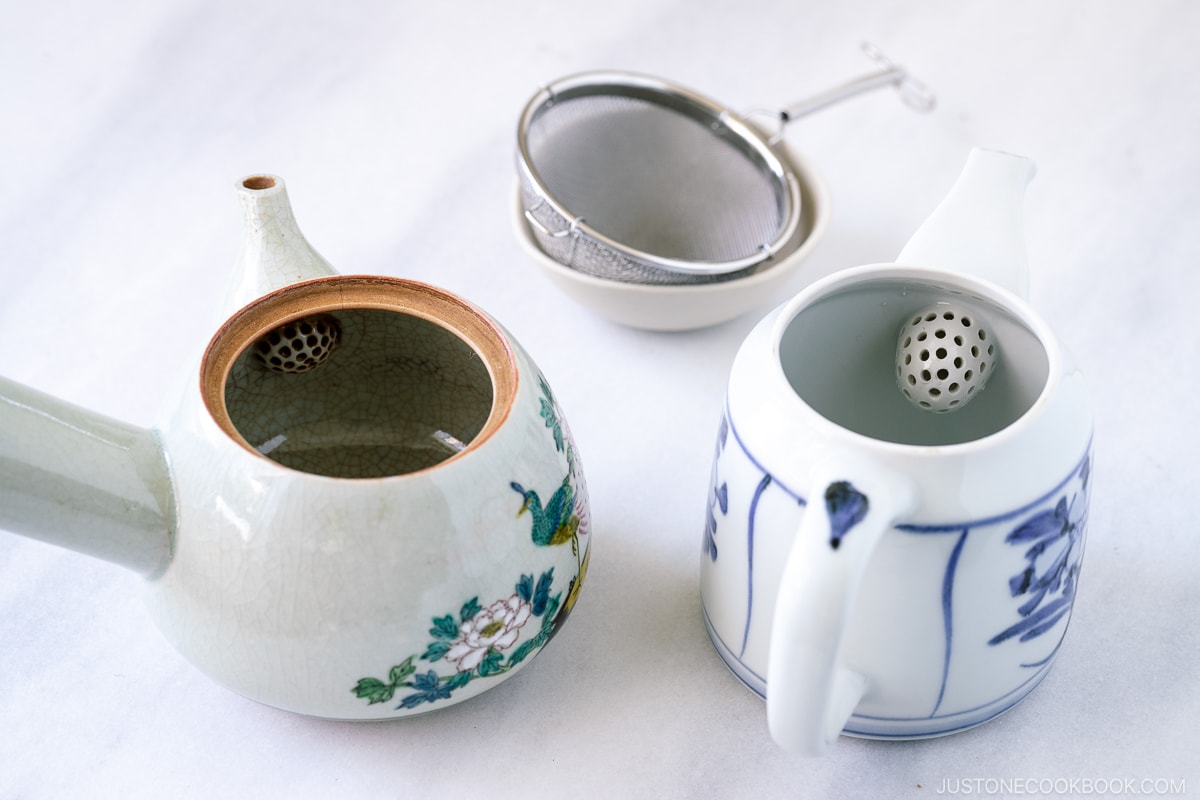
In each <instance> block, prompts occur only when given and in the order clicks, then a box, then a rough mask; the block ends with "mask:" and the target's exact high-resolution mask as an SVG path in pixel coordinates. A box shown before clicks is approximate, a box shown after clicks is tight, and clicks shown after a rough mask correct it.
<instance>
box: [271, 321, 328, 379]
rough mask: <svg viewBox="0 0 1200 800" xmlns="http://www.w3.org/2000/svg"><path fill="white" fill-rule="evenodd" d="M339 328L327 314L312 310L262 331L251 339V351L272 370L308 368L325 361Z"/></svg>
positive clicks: (290, 370)
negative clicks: (316, 312)
mask: <svg viewBox="0 0 1200 800" xmlns="http://www.w3.org/2000/svg"><path fill="white" fill-rule="evenodd" d="M341 332H342V331H341V327H340V326H339V325H338V321H337V320H336V319H334V318H333V317H332V316H330V315H329V314H313V315H311V316H308V317H302V318H300V319H296V320H292V321H291V322H288V323H285V324H283V325H280V326H279V327H278V328H275V329H274V330H272V331H270V332H268V333H266V334H264V335H263V336H262V337H261V338H260V339H259V340H258V341H257V342H255V343H254V355H255V356H256V357H257V358H258V360H259V361H260V362H262V364H263V365H264V366H266V368H267V369H269V370H271V371H272V372H284V373H292V374H298V373H301V372H308V371H309V370H310V369H313V368H314V367H319V366H320V365H321V364H324V363H325V360H326V359H328V358H329V355H330V353H332V352H333V349H334V348H335V347H336V346H337V343H338V338H339V337H340V336H341Z"/></svg>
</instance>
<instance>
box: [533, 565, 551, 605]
mask: <svg viewBox="0 0 1200 800" xmlns="http://www.w3.org/2000/svg"><path fill="white" fill-rule="evenodd" d="M552 583H554V567H551V568H550V569H548V570H546V571H545V572H543V573H542V576H541V577H540V578H538V582H537V588H536V589H534V590H533V600H532V602H531V603H530V605H531V606H532V609H531V610H532V611H533V615H534V616H535V617H540V616H541V615H542V614H545V613H546V603H548V602H549V601H550V585H551V584H552Z"/></svg>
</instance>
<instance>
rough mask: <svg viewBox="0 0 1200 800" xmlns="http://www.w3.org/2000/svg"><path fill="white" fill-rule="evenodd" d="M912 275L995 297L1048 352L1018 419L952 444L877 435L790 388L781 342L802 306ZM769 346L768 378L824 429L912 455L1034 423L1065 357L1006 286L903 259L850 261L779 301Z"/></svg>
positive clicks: (969, 446)
mask: <svg viewBox="0 0 1200 800" xmlns="http://www.w3.org/2000/svg"><path fill="white" fill-rule="evenodd" d="M889 279H891V280H912V281H919V282H923V283H930V284H934V285H949V286H951V287H953V289H955V290H961V291H963V292H964V293H965V294H967V295H968V296H975V297H977V298H979V299H982V300H984V301H986V302H990V303H994V304H997V305H999V306H1000V307H1002V308H1003V309H1005V310H1006V311H1008V312H1009V313H1011V314H1012V315H1013V316H1014V317H1016V319H1017V321H1019V322H1020V323H1021V324H1022V325H1024V326H1025V327H1027V328H1028V329H1029V331H1030V332H1031V333H1032V334H1033V335H1034V337H1036V339H1037V341H1038V344H1039V345H1040V346H1041V347H1042V350H1043V352H1044V353H1045V357H1046V378H1045V380H1044V381H1043V383H1042V386H1041V389H1040V391H1039V392H1038V394H1037V396H1036V397H1035V398H1033V399H1032V401H1031V402H1030V403H1029V406H1028V408H1026V409H1025V410H1024V411H1023V412H1022V413H1021V414H1020V415H1019V416H1018V417H1017V418H1016V419H1014V420H1013V421H1012V422H1010V423H1009V424H1007V425H1005V426H1004V427H1002V428H1000V429H999V430H996V431H993V432H991V433H988V434H986V435H984V436H980V437H978V438H974V439H969V440H966V441H961V442H954V443H951V444H936V445H932V444H912V443H907V442H895V441H890V440H887V439H879V438H876V437H874V436H869V435H866V434H863V433H859V432H857V431H855V430H852V429H850V428H847V427H845V426H843V425H840V424H838V423H837V422H834V421H833V420H831V419H829V418H827V417H826V416H825V415H824V414H822V413H820V412H819V411H817V410H816V409H815V408H813V407H812V406H811V405H810V404H809V403H808V402H806V401H805V400H804V398H803V397H801V396H800V394H799V393H797V392H796V391H794V390H791V388H790V386H791V384H790V382H789V380H788V377H787V375H786V374H785V372H784V368H783V361H782V356H781V344H782V341H783V337H784V335H785V333H786V331H787V329H788V327H789V326H790V325H791V324H792V323H793V322H794V321H795V319H796V317H797V316H798V315H799V314H800V312H802V311H803V310H804V309H805V308H807V307H809V306H810V305H812V304H813V303H815V302H817V301H818V300H820V299H822V298H825V297H828V296H830V295H832V294H834V293H836V292H837V291H838V290H840V289H845V288H848V287H851V286H853V285H855V284H861V283H865V282H868V281H872V280H889ZM768 334H769V336H770V339H769V342H770V348H771V362H770V363H771V380H772V382H773V383H774V384H776V385H780V384H782V385H785V386H788V387H789V391H788V392H786V393H784V394H785V396H788V402H789V405H792V406H794V407H796V408H798V409H803V413H804V414H805V415H806V416H811V417H812V419H813V421H814V423H815V424H817V425H819V426H820V427H821V428H823V429H826V430H828V431H832V432H836V433H837V434H838V435H841V436H849V437H851V438H852V439H854V440H856V441H860V442H862V443H864V444H868V445H869V446H871V447H874V448H878V451H879V452H881V453H885V452H886V453H891V454H894V455H905V456H912V457H919V456H922V455H927V456H940V455H948V454H966V453H969V452H972V451H976V450H982V449H987V448H990V447H993V446H995V445H997V444H999V443H1001V442H1002V441H1005V440H1007V439H1013V438H1017V437H1020V436H1021V435H1022V432H1023V431H1024V430H1025V429H1026V428H1028V427H1030V426H1032V425H1034V424H1036V421H1037V418H1038V417H1040V416H1041V415H1042V414H1043V413H1044V412H1045V410H1046V407H1047V406H1048V405H1049V404H1050V403H1051V402H1052V399H1053V397H1054V396H1055V395H1056V394H1057V393H1058V391H1059V389H1060V387H1061V384H1062V382H1063V378H1064V373H1065V369H1066V364H1067V359H1066V356H1065V353H1064V352H1063V350H1062V347H1061V345H1060V343H1059V340H1058V338H1057V337H1056V336H1055V335H1054V332H1053V331H1052V330H1051V329H1050V326H1049V324H1048V323H1047V322H1046V321H1045V319H1044V318H1043V317H1042V316H1041V315H1040V314H1039V313H1038V312H1037V311H1036V310H1035V309H1034V308H1033V306H1032V305H1031V304H1030V303H1029V301H1028V300H1026V299H1025V298H1023V297H1021V296H1020V295H1018V294H1016V293H1015V292H1013V291H1011V290H1009V289H1007V288H1006V287H1004V286H1002V285H1000V284H998V283H995V282H992V281H989V280H986V279H983V278H977V277H975V276H971V275H964V274H962V273H959V272H952V271H949V270H944V269H937V268H933V267H929V266H920V265H912V264H906V263H894V262H884V263H875V264H864V265H861V266H856V267H849V268H846V269H842V270H839V271H837V272H834V273H831V274H829V275H826V276H825V277H824V278H821V279H818V280H817V281H814V282H813V283H812V284H810V285H809V286H808V287H806V288H805V289H803V290H802V291H801V292H799V293H798V294H796V295H795V296H793V297H792V298H791V299H790V300H788V301H787V302H785V303H784V304H783V305H781V306H780V307H779V312H778V315H777V316H776V318H775V320H774V322H773V323H772V324H771V325H770V330H769V331H768Z"/></svg>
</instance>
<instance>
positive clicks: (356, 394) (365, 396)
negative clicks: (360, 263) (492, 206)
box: [225, 309, 493, 478]
mask: <svg viewBox="0 0 1200 800" xmlns="http://www.w3.org/2000/svg"><path fill="white" fill-rule="evenodd" d="M330 316H332V317H333V318H334V319H335V320H336V321H337V323H338V326H339V327H340V329H341V335H340V337H339V339H338V342H337V345H336V346H335V347H334V348H333V349H331V350H330V352H329V356H328V358H327V359H326V360H325V361H324V362H323V363H321V364H320V365H319V366H316V367H313V368H311V369H309V370H307V371H305V372H303V373H298V374H291V373H286V372H277V371H273V370H271V369H270V368H268V367H267V365H265V364H264V363H263V362H262V360H261V359H259V358H257V357H256V355H255V352H254V351H251V350H247V351H244V352H243V353H242V355H241V356H239V357H238V359H237V361H236V362H235V363H234V365H233V368H232V369H231V370H230V373H229V377H228V378H227V379H226V383H225V407H226V409H227V410H228V413H229V417H230V420H231V422H232V423H233V425H234V427H235V428H236V429H237V431H238V433H239V434H240V435H241V436H242V438H243V439H245V440H246V441H247V442H249V443H250V444H251V446H252V447H253V448H254V449H255V450H256V451H258V452H259V453H261V454H262V455H264V456H266V457H267V458H270V459H272V460H273V461H278V462H279V463H280V464H283V465H285V466H288V467H291V468H292V469H298V470H302V471H304V472H312V473H316V474H319V475H331V476H335V477H342V478H373V477H383V476H386V475H402V474H404V473H407V472H415V471H417V470H420V469H424V468H426V467H430V466H433V465H434V464H437V463H439V462H441V461H444V460H446V459H447V458H449V457H450V456H452V455H454V454H455V453H458V452H460V451H461V450H463V449H464V448H465V447H466V446H467V445H468V444H469V443H470V442H471V441H472V440H473V439H474V438H475V437H476V436H477V435H478V434H479V432H480V431H481V430H482V429H483V426H484V423H485V422H486V421H487V418H488V414H489V413H490V411H491V407H492V399H493V396H492V382H491V378H490V377H489V375H488V368H487V365H485V364H484V362H483V361H481V360H480V358H479V356H478V354H477V353H476V352H475V351H474V350H472V349H471V347H470V346H469V345H468V344H467V343H466V342H464V341H463V340H462V339H460V338H458V337H457V336H456V335H455V334H454V333H452V332H450V331H448V330H446V329H445V328H443V327H442V326H440V325H437V324H436V323H432V322H429V321H427V320H424V319H421V318H420V317H414V316H410V315H407V314H404V313H400V312H394V311H384V310H379V309H346V310H344V311H339V312H336V313H335V314H331V315H330Z"/></svg>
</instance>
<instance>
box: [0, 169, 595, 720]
mask: <svg viewBox="0 0 1200 800" xmlns="http://www.w3.org/2000/svg"><path fill="white" fill-rule="evenodd" d="M237 191H238V194H239V197H240V200H241V204H242V212H243V220H244V245H243V248H242V254H241V263H240V269H239V273H238V275H237V276H236V277H235V279H234V282H233V287H232V291H231V294H230V300H229V305H230V309H229V311H228V313H229V317H228V319H227V320H226V321H225V322H224V324H222V325H221V326H220V329H219V330H218V331H217V333H216V334H215V335H214V336H213V338H212V340H211V341H210V342H209V343H208V346H207V347H206V348H205V349H204V352H203V355H202V357H201V358H200V360H199V365H198V367H197V368H196V369H195V370H194V371H193V372H192V375H191V378H190V379H189V380H188V381H186V383H185V385H184V386H183V388H182V390H181V393H180V394H179V396H178V397H176V398H175V399H174V401H173V402H172V403H170V404H169V406H168V407H167V408H165V409H164V410H163V414H162V416H161V419H160V420H159V422H158V423H157V424H156V425H155V427H154V428H152V429H141V428H138V427H135V426H131V425H129V424H126V423H124V422H120V421H117V420H113V419H109V418H106V417H103V416H100V415H97V414H95V413H92V412H90V411H87V410H85V409H82V408H79V407H77V406H74V405H71V404H68V403H65V402H63V401H61V400H57V399H55V398H53V397H49V396H47V395H45V394H43V393H41V392H38V391H35V390H33V389H31V388H28V387H25V386H22V385H19V384H16V383H14V382H12V381H9V380H5V379H0V528H4V529H7V530H10V531H13V532H17V533H23V534H26V535H29V536H33V537H35V538H38V539H42V540H45V541H48V542H52V543H54V544H58V545H62V546H65V547H68V548H71V549H74V550H77V551H79V552H83V553H87V554H90V555H94V556H97V557H100V558H103V559H106V560H108V561H111V562H113V563H116V564H119V565H122V566H124V567H127V568H129V569H130V570H133V571H134V572H136V573H138V574H140V575H142V576H143V577H144V578H145V581H144V588H145V598H146V604H147V607H148V609H149V611H150V613H151V616H152V617H153V619H154V620H155V621H156V623H157V624H158V626H159V627H160V629H161V630H162V632H163V634H164V635H165V636H166V638H167V639H168V640H170V641H171V642H172V643H173V644H174V646H175V647H176V648H178V650H179V651H180V652H181V653H182V654H183V655H184V656H185V657H186V658H187V659H188V660H190V661H191V662H193V663H194V664H195V665H196V666H197V667H198V668H200V669H201V670H203V671H204V672H206V673H208V674H209V675H210V676H212V677H213V678H215V679H216V680H217V681H219V682H221V683H223V684H224V685H226V686H228V687H229V688H231V689H233V690H235V691H237V692H239V693H241V694H243V695H245V696H247V697H250V698H253V699H255V700H259V701H261V702H263V703H266V704H269V705H272V706H276V707H279V708H283V709H287V710H290V711H295V712H299V713H303V714H310V715H315V716H321V717H330V718H337V719H380V718H389V717H400V716H406V715H409V714H414V713H418V712H420V711H425V710H430V709H434V708H438V707H442V706H445V705H449V704H452V703H455V702H458V701H461V700H464V699H467V698H469V697H471V696H473V695H476V694H478V693H480V692H481V691H483V690H485V689H487V688H489V687H491V686H494V685H496V684H497V683H499V682H500V681H502V680H504V679H505V678H506V677H508V676H510V675H512V674H513V673H514V672H516V671H517V670H518V669H520V668H521V667H522V666H523V665H524V664H526V663H528V661H529V660H530V659H531V658H532V657H533V656H534V655H535V654H537V653H538V652H539V651H540V650H541V649H542V648H543V647H544V646H545V645H546V643H547V642H548V641H549V640H550V639H551V638H552V637H553V636H554V634H555V633H556V632H557V631H558V630H559V628H560V627H561V626H562V624H563V623H564V622H565V621H566V619H567V617H568V615H569V614H570V612H571V610H572V607H573V606H574V605H575V602H576V599H577V597H578V595H579V592H580V589H581V587H582V585H583V581H584V578H585V575H586V572H587V565H588V555H589V552H590V544H591V533H590V523H589V514H588V499H587V488H586V485H585V482H584V478H583V473H582V471H581V466H580V463H579V457H578V455H577V452H576V449H575V444H574V441H573V439H572V438H571V434H570V431H569V429H568V427H567V423H566V420H565V419H564V418H563V415H562V411H561V408H560V407H559V404H558V402H557V400H556V398H555V396H554V394H553V393H552V391H551V389H550V385H549V384H548V382H547V381H546V379H545V377H544V376H543V375H542V373H541V372H540V371H539V370H538V368H537V367H536V365H535V364H534V363H533V361H532V360H531V359H530V357H529V356H528V354H527V353H526V352H525V351H524V350H523V349H522V348H521V347H520V345H518V344H517V342H516V341H514V340H513V338H512V337H511V336H510V335H509V333H508V332H507V331H505V329H504V328H503V327H501V326H500V325H499V324H498V323H497V322H496V321H495V320H493V319H492V318H491V317H489V316H488V315H487V314H485V313H484V312H483V311H481V310H479V309H478V308H476V307H474V306H473V305H471V304H469V303H467V302H465V301H463V300H462V299H460V298H458V297H456V296H454V295H452V294H450V293H448V292H445V291H442V290H440V289H437V288H435V287H433V286H429V285H426V284H423V283H418V282H414V281H409V280H400V279H395V278H387V277H371V276H340V275H337V274H335V273H334V271H333V269H332V268H331V267H330V266H329V264H328V263H327V262H326V261H325V259H323V258H322V257H321V256H320V255H319V254H318V253H317V252H316V251H315V250H314V249H313V248H312V247H311V246H310V245H309V244H308V242H307V241H306V240H305V238H304V236H303V235H302V234H301V233H300V230H299V228H298V227H297V225H296V223H295V220H294V218H293V215H292V211H291V207H290V204H289V201H288V196H287V193H286V190H285V187H284V184H283V182H282V181H281V180H280V179H279V178H277V177H275V176H269V175H256V176H251V177H249V178H246V179H245V180H243V181H242V182H241V183H239V185H238V187H237Z"/></svg>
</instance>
